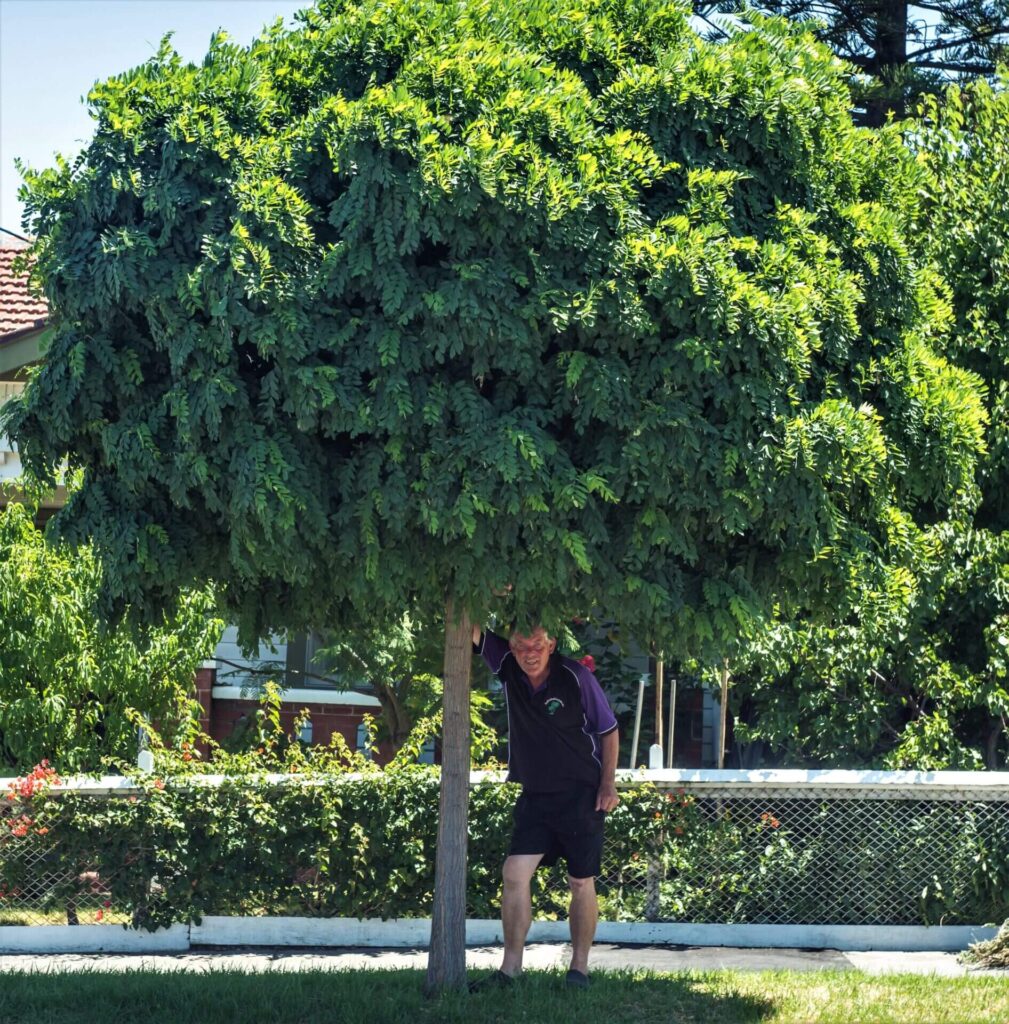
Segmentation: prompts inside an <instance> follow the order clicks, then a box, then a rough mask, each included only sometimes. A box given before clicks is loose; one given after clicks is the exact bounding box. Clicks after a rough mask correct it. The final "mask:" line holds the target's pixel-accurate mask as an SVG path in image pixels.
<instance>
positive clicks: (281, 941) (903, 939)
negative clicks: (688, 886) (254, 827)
mask: <svg viewBox="0 0 1009 1024" xmlns="http://www.w3.org/2000/svg"><path fill="white" fill-rule="evenodd" d="M997 931H998V929H997V928H990V927H984V926H982V925H941V926H940V925H937V926H934V927H928V926H925V925H893V926H889V925H829V924H825V925H791V924H677V923H656V924H649V923H645V922H638V921H633V922H623V921H600V922H599V927H598V929H597V931H596V942H612V943H637V944H642V945H671V946H729V947H735V948H748V949H757V948H768V949H839V950H866V951H868V950H880V951H889V952H957V951H959V950H962V949H966V948H967V946H968V945H969V944H970V943H972V942H980V941H981V940H984V939H990V938H993V937H994V936H995V933H996V932H997ZM430 935H431V922H430V921H429V920H390V921H379V920H367V921H358V920H357V919H356V918H303V917H245V918H241V917H205V918H204V919H203V922H202V924H199V925H193V926H192V929H191V932H190V941H191V942H192V943H193V944H194V945H206V946H231V945H238V946H385V947H388V948H401V947H418V946H421V947H423V946H427V945H428V943H429V941H430ZM569 937H570V936H569V932H568V924H567V922H566V921H533V924H532V928H531V929H530V931H529V941H530V942H567V941H568V939H569ZM501 942H502V935H501V922H500V921H495V920H480V919H470V920H467V922H466V943H467V945H470V946H490V945H499V944H500V943H501Z"/></svg>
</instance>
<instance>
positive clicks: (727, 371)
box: [7, 0, 983, 990]
mask: <svg viewBox="0 0 1009 1024" xmlns="http://www.w3.org/2000/svg"><path fill="white" fill-rule="evenodd" d="M688 19H689V10H688V9H687V8H686V7H681V6H678V5H676V4H671V3H666V2H661V0H598V2H593V3H591V4H587V5H585V4H577V3H574V2H572V0H527V2H522V3H501V2H500V0H455V2H436V0H384V2H377V0H364V2H362V3H357V4H355V3H350V2H344V0H323V2H321V3H320V4H319V6H318V7H317V8H315V9H314V10H312V11H309V12H307V13H306V14H305V15H304V16H303V18H302V21H301V23H300V26H299V27H298V28H296V29H295V30H293V31H285V30H283V29H282V28H281V27H279V26H278V27H276V28H275V29H273V30H271V31H270V32H268V33H267V34H266V35H264V37H263V38H261V39H260V40H258V41H256V42H254V43H253V44H252V45H251V46H250V47H240V46H236V45H234V44H232V43H230V42H229V41H228V40H226V39H225V38H223V37H217V38H215V39H214V41H213V42H212V45H211V49H210V52H209V53H208V55H207V58H206V60H205V61H204V62H203V63H202V64H201V65H186V64H183V63H182V62H181V61H180V60H179V58H178V57H177V56H176V55H175V54H174V53H173V52H172V51H171V49H170V47H169V46H168V44H167V43H166V44H165V45H164V46H163V47H162V49H161V51H160V53H159V54H158V56H157V57H156V58H154V59H153V60H151V61H150V62H148V63H147V64H145V65H143V66H142V67H139V68H137V69H134V70H133V71H130V72H127V73H125V74H123V75H121V76H119V77H117V78H114V79H111V80H110V81H108V82H105V83H102V84H100V85H97V86H96V87H95V89H94V90H93V91H92V93H91V95H90V97H89V102H90V104H91V107H92V111H93V114H94V117H95V122H96V123H95V134H94V137H93V139H92V140H91V142H90V143H89V144H88V146H87V148H86V149H85V150H84V152H83V153H82V154H81V156H80V157H79V159H78V160H76V161H75V162H74V163H72V164H70V163H65V164H62V165H60V166H59V167H57V168H55V169H53V170H47V171H42V172H40V173H33V174H30V175H29V176H28V183H27V188H26V193H25V195H26V200H27V209H28V210H29V216H30V219H31V226H32V229H33V231H34V233H35V234H36V235H37V237H38V242H37V244H36V246H35V249H34V256H35V259H36V262H35V269H34V274H35V277H36V280H37V281H39V282H40V284H41V285H42V287H43V288H44V290H45V293H46V296H47V298H48V300H49V303H50V307H51V309H52V328H53V340H52V343H51V346H50V349H49V353H48V357H47V359H46V362H45V364H44V366H43V367H42V369H41V371H40V372H39V374H38V375H37V376H36V378H35V379H34V380H33V381H32V383H31V385H30V386H29V387H28V389H27V391H26V394H25V397H24V400H23V402H21V403H19V404H18V405H17V406H16V407H15V408H14V410H13V411H12V413H11V414H10V416H9V418H8V421H7V426H8V429H9V430H10V431H11V433H12V435H13V436H14V437H16V438H17V440H18V443H19V445H20V449H21V451H22V456H23V458H24V461H25V464H26V465H27V466H28V467H30V469H31V471H32V472H33V473H34V474H36V475H37V476H39V477H40V478H42V479H43V480H44V479H47V478H49V479H51V478H52V476H53V474H55V472H56V471H57V469H58V467H59V464H60V460H61V459H63V458H64V457H66V458H68V459H69V463H70V466H71V467H72V468H74V469H79V470H80V472H81V474H82V476H83V486H82V487H81V488H80V489H79V490H78V491H77V492H76V493H75V494H74V495H73V497H72V498H71V500H70V501H69V502H68V503H67V506H66V507H65V509H63V510H62V512H61V513H60V514H59V516H58V517H57V518H56V520H55V521H54V523H55V528H56V529H57V530H58V531H59V532H60V533H61V534H62V535H63V536H65V537H68V538H70V539H73V540H84V539H85V538H87V539H93V542H94V544H95V545H96V549H97V550H98V552H99V553H100V555H101V557H102V559H103V562H104V564H105V574H104V577H103V579H104V583H105V588H106V595H107V598H108V601H109V609H110V611H113V612H114V611H115V610H116V609H117V608H119V607H121V606H122V605H123V604H124V603H127V602H128V603H130V604H131V606H132V607H134V608H146V609H148V611H153V610H156V609H157V608H159V607H160V606H161V605H162V604H163V603H164V602H166V601H171V600H174V596H175V594H176V592H177V590H178V588H179V587H181V586H185V585H188V584H192V583H193V582H195V581H203V580H206V579H212V580H214V581H216V582H217V583H218V585H219V587H220V593H221V600H222V606H223V608H224V609H225V610H226V611H227V613H228V614H229V615H231V616H233V617H235V618H236V619H237V620H238V622H239V623H240V625H241V628H242V630H243V633H244V635H245V636H246V637H250V638H251V637H252V636H255V635H257V634H258V633H260V632H264V631H266V630H268V629H271V628H277V627H281V626H286V627H289V628H298V627H303V626H308V625H312V626H325V627H328V628H339V626H340V625H341V623H348V622H353V621H357V620H359V619H360V618H361V616H362V614H363V612H364V611H366V612H367V614H368V615H369V616H371V617H372V619H374V618H375V617H378V618H381V617H382V616H383V615H384V616H387V617H388V620H389V621H392V620H393V619H394V618H395V617H396V616H397V615H398V614H399V612H400V611H401V609H402V608H403V607H408V606H410V604H411V603H413V602H420V603H421V604H424V603H428V604H430V603H432V602H435V603H437V604H438V605H439V606H444V610H445V621H446V640H445V652H446V653H445V680H446V686H445V729H444V759H443V772H442V801H441V819H440V836H439V856H438V864H437V869H436V876H437V881H436V900H435V913H434V924H433V933H432V952H431V958H430V962H429V974H428V986H429V988H430V989H432V990H434V989H438V988H440V987H442V986H444V985H452V986H456V985H460V984H462V982H463V978H464V958H463V945H464V927H463V926H464V913H465V894H464V892H463V881H462V880H463V879H464V877H465V871H464V870H463V868H464V864H465V813H466V794H467V789H466V785H467V769H468V749H467V744H468V731H467V725H468V719H469V707H468V700H467V691H468V678H469V671H470V649H469V639H468V634H469V620H470V618H477V617H480V616H482V615H484V614H485V613H486V611H487V610H488V608H489V607H490V606H491V605H492V604H493V603H494V600H495V599H494V598H493V597H492V596H491V595H492V594H493V593H494V592H495V591H501V590H502V588H503V587H504V586H505V585H506V584H509V583H510V584H512V589H511V591H510V594H511V598H510V599H511V600H512V601H513V603H514V608H513V609H512V610H513V611H514V612H516V613H519V614H535V615H536V616H537V617H539V618H540V619H541V620H542V621H544V622H545V623H546V624H547V625H551V624H553V623H555V622H557V621H560V620H561V618H562V617H565V618H566V617H569V616H570V615H571V613H572V611H575V610H580V609H581V608H595V609H600V608H612V609H613V612H614V615H615V616H616V617H618V618H619V619H620V620H621V621H622V622H623V623H624V624H626V625H627V626H628V628H629V631H630V632H631V633H633V634H634V635H638V636H642V637H648V638H649V639H650V640H651V641H654V642H655V643H656V644H660V641H661V644H660V646H664V647H666V648H667V649H676V650H678V651H682V652H697V653H700V652H703V651H705V650H724V649H726V647H727V645H729V644H730V643H731V642H732V641H733V639H734V637H735V635H736V633H737V632H738V630H739V628H740V624H741V623H747V622H749V621H750V620H751V619H752V618H753V617H754V616H759V615H760V614H762V612H763V611H764V610H765V609H767V608H768V607H769V606H770V605H771V604H772V603H773V602H774V601H778V602H782V601H785V602H787V601H789V600H792V599H794V598H795V596H796V595H797V594H798V593H800V592H801V591H804V590H808V589H809V588H811V587H812V588H815V589H816V591H817V593H819V594H822V595H823V599H824V606H825V607H826V606H827V604H829V600H830V586H829V581H830V580H833V579H835V578H837V577H838V575H841V576H843V575H844V572H845V566H846V564H847V560H848V559H849V558H850V557H853V556H854V554H855V553H857V552H859V551H862V550H864V549H866V548H871V547H873V545H876V544H878V543H880V542H881V538H882V537H883V536H884V535H885V534H886V532H887V530H888V529H889V524H890V523H891V522H892V520H893V518H894V517H895V516H899V515H903V514H912V512H913V511H914V509H915V508H917V507H918V506H919V505H921V504H922V503H928V505H929V507H931V508H937V509H940V510H941V509H944V508H945V507H946V506H947V505H948V504H949V503H950V502H956V501H959V500H961V498H962V495H963V494H964V493H965V492H966V491H967V490H969V489H970V487H971V482H972V479H973V477H972V473H973V462H974V457H975V453H976V451H977V449H978V447H979V444H980V441H981V434H982V423H981V421H982V418H983V416H982V410H981V407H980V404H979V400H978V397H977V394H976V391H975V381H974V378H973V377H972V376H971V375H970V374H968V373H965V372H963V371H961V370H958V369H955V368H952V367H950V366H949V365H947V364H946V363H945V362H944V361H943V360H942V359H941V358H940V357H938V356H937V355H936V354H935V352H934V343H935V340H936V338H938V337H939V336H941V334H942V332H943V331H944V329H945V327H946V324H947V321H948V318H949V309H948V306H947V304H946V303H945V301H944V299H943V296H942V294H941V292H940V291H939V290H937V288H936V282H935V279H934V276H933V275H932V273H931V271H930V270H929V269H928V267H927V266H925V265H923V264H921V263H919V262H918V261H917V260H916V259H915V256H914V253H913V251H912V250H911V249H910V248H909V245H908V242H907V239H908V235H909V234H910V233H911V232H913V231H914V230H916V227H917V225H916V223H915V211H916V202H917V193H918V189H919V187H920V184H921V173H922V172H921V171H920V169H919V168H918V166H917V165H916V164H915V163H914V161H913V160H912V159H911V158H910V156H909V154H908V153H907V152H906V150H905V148H904V146H903V143H902V141H901V138H900V136H899V134H898V133H897V132H895V131H892V130H886V131H883V132H879V133H875V134H873V133H868V132H864V131H860V130H857V129H855V128H854V127H853V126H852V123H851V119H850V115H849V95H848V91H847V87H846V84H845V82H844V80H843V78H842V77H841V75H840V71H839V68H838V64H837V61H836V59H835V58H834V57H833V55H832V54H831V53H829V51H827V50H826V49H824V48H823V47H821V46H820V45H819V44H817V43H816V42H815V41H814V40H813V39H812V37H811V36H809V35H804V34H801V33H798V32H795V31H792V30H790V29H789V28H788V27H787V26H785V25H783V24H779V23H776V24H770V25H766V26H762V27H760V28H759V29H757V30H755V31H752V32H740V33H739V34H738V35H735V36H733V38H732V39H731V40H729V41H728V42H727V43H724V44H717V45H715V44H711V43H708V42H705V41H704V40H703V39H701V38H700V37H699V36H698V35H697V34H696V33H695V32H694V31H693V30H692V29H691V28H690V25H689V20H688ZM902 510H910V511H902Z"/></svg>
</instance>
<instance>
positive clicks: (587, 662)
mask: <svg viewBox="0 0 1009 1024" xmlns="http://www.w3.org/2000/svg"><path fill="white" fill-rule="evenodd" d="M581 663H582V664H583V665H584V666H585V667H586V668H587V669H588V670H589V671H590V672H595V670H596V659H595V658H593V657H592V655H591V654H586V655H585V657H584V658H582V659H581Z"/></svg>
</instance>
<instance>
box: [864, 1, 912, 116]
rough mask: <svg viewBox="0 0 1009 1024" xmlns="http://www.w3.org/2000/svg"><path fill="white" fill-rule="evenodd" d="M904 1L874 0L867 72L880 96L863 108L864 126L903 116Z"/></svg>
mask: <svg viewBox="0 0 1009 1024" xmlns="http://www.w3.org/2000/svg"><path fill="white" fill-rule="evenodd" d="M907 8H908V4H907V0H876V24H875V29H876V31H875V35H874V37H873V47H872V50H873V53H872V61H871V63H870V65H869V67H868V69H867V70H868V71H869V73H870V74H872V75H873V76H874V77H875V78H877V79H879V81H880V82H881V83H882V84H881V93H880V95H878V96H873V97H872V98H870V99H869V101H868V102H867V103H866V105H865V115H866V123H867V124H868V125H869V127H870V128H879V127H880V126H881V125H883V124H885V123H886V115H887V114H888V113H889V112H890V111H893V114H894V116H895V117H898V118H900V117H903V116H904V114H905V103H904V85H903V78H904V75H905V73H906V70H907Z"/></svg>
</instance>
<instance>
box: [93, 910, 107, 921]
mask: <svg viewBox="0 0 1009 1024" xmlns="http://www.w3.org/2000/svg"><path fill="white" fill-rule="evenodd" d="M104 916H105V911H104V910H99V911H96V912H95V920H96V921H100V920H101V919H102V918H103V917H104Z"/></svg>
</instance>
